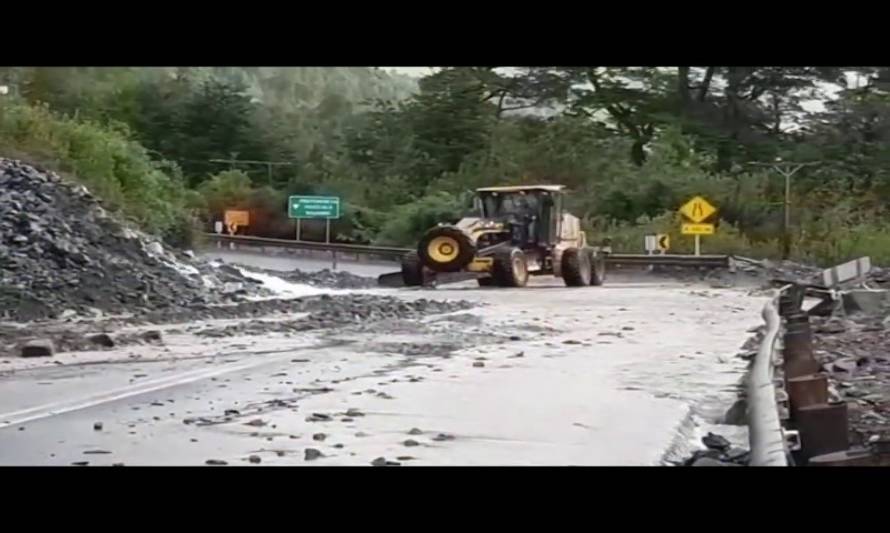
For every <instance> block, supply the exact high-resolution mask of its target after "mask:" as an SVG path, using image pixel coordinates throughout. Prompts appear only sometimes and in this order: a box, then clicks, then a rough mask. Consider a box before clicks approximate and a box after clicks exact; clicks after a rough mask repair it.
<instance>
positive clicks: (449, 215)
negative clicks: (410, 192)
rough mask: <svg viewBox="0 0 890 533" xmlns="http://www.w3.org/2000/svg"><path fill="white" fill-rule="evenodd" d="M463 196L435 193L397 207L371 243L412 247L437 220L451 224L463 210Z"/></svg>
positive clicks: (464, 206)
mask: <svg viewBox="0 0 890 533" xmlns="http://www.w3.org/2000/svg"><path fill="white" fill-rule="evenodd" d="M467 209H468V206H467V202H466V201H465V198H463V197H462V196H459V195H454V194H449V193H446V192H439V193H435V194H430V195H427V196H424V197H423V198H421V199H419V200H417V201H415V202H412V203H410V204H405V205H402V206H399V207H397V208H396V209H395V210H393V211H392V212H391V215H390V218H389V219H388V220H387V221H386V223H384V224H383V227H382V228H381V229H380V233H379V234H378V235H377V238H376V239H375V244H380V245H390V246H413V245H414V244H416V243H417V241H418V240H419V239H420V237H421V235H423V233H424V232H425V231H426V230H428V229H429V228H431V227H433V226H435V225H436V224H438V223H440V222H444V223H453V222H456V221H457V220H458V219H460V218H461V217H462V216H463V214H464V213H465V212H466V211H467Z"/></svg>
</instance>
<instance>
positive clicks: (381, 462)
mask: <svg viewBox="0 0 890 533" xmlns="http://www.w3.org/2000/svg"><path fill="white" fill-rule="evenodd" d="M371 466H401V463H398V462H396V461H387V460H386V458H385V457H378V458H377V459H374V460H373V461H371Z"/></svg>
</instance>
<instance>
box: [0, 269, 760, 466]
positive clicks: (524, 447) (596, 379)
mask: <svg viewBox="0 0 890 533" xmlns="http://www.w3.org/2000/svg"><path fill="white" fill-rule="evenodd" d="M384 295H385V296H387V297H391V298H393V301H392V302H388V303H387V304H386V305H384V306H383V307H382V308H381V314H380V315H379V316H374V317H371V316H365V317H362V316H352V317H348V318H349V320H345V318H346V314H347V313H345V312H343V313H341V315H342V316H341V317H340V318H342V319H343V320H339V321H338V320H337V319H334V316H335V315H337V313H336V312H334V311H335V308H336V305H334V302H336V301H341V300H342V301H346V300H343V299H344V298H346V299H352V301H356V299H358V301H361V299H362V298H364V299H374V300H375V301H382V300H380V297H382V296H384ZM306 301H307V302H308V301H313V302H315V303H314V304H312V305H310V304H308V303H304V304H294V303H293V302H291V304H289V305H291V306H292V308H290V309H284V311H285V312H280V311H281V310H278V312H276V311H275V309H274V308H275V307H276V306H279V305H282V306H283V305H285V304H282V303H275V302H277V301H275V300H273V301H272V302H273V303H268V304H257V314H256V316H255V317H250V318H247V317H245V316H244V315H240V316H236V315H237V314H232V315H226V314H212V313H210V314H208V315H207V316H203V317H200V319H195V320H192V319H190V318H184V320H186V321H185V322H181V323H176V324H162V325H158V324H157V323H150V321H149V323H140V322H138V321H135V320H134V321H130V322H126V321H123V322H121V323H120V324H119V325H118V327H119V329H118V330H116V334H117V335H133V336H134V337H135V338H139V335H141V334H143V333H144V332H145V331H146V330H158V331H159V332H160V333H161V340H160V341H153V342H150V343H148V342H140V343H134V344H129V345H127V344H122V345H120V346H115V347H113V348H100V349H93V350H90V351H81V352H73V353H61V354H57V355H56V356H55V357H53V358H51V359H21V358H17V357H5V358H0V372H2V376H0V379H2V380H3V387H2V389H0V406H2V409H0V410H2V412H0V464H59V465H67V464H74V463H83V462H88V463H89V464H90V465H111V464H118V463H123V464H127V465H136V464H175V465H180V464H186V465H197V464H207V462H208V461H209V462H210V464H218V463H222V462H224V463H226V464H229V465H242V464H243V465H257V464H259V465H270V464H271V465H278V464H286V465H371V464H382V465H386V464H390V465H393V464H401V465H413V464H417V465H517V464H518V465H547V464H554V465H563V464H585V465H652V464H661V463H662V461H663V460H664V456H665V453H666V452H668V451H669V450H672V449H676V448H677V446H678V442H677V441H678V439H679V440H684V439H685V440H690V441H695V440H698V437H699V435H698V434H697V432H699V431H705V430H706V429H710V426H709V425H708V423H709V422H715V421H717V419H718V418H720V417H721V416H722V413H723V411H724V410H725V408H726V407H727V405H728V404H729V403H731V402H732V401H733V400H734V399H735V395H734V389H735V386H736V384H737V382H738V380H739V377H740V376H741V374H742V373H743V372H744V367H745V363H744V361H742V360H740V359H737V358H735V357H734V355H735V354H736V352H737V350H738V348H739V347H740V346H741V345H742V344H743V343H744V341H745V339H746V338H747V336H748V335H749V334H748V333H747V330H748V329H749V328H750V327H751V326H754V325H757V324H758V322H759V315H758V312H759V309H760V308H761V306H762V303H763V298H761V297H751V296H749V295H748V294H747V293H746V292H744V291H740V290H733V289H716V290H715V289H710V288H708V287H707V286H700V285H694V284H682V283H671V282H658V283H622V282H620V281H619V282H614V281H613V282H611V283H610V284H609V285H607V286H605V287H599V288H587V289H568V288H565V287H561V286H560V285H559V284H558V282H557V283H554V280H549V282H548V280H535V283H534V284H533V286H530V287H528V288H526V289H515V290H514V289H507V290H503V289H490V290H489V289H482V290H480V289H479V288H477V287H476V286H475V284H469V283H468V284H458V285H455V286H453V287H448V288H439V289H435V290H397V291H393V290H383V289H371V290H354V291H350V292H348V293H341V292H340V291H336V290H331V291H330V295H329V296H328V298H327V299H325V298H323V297H322V295H316V296H311V297H309V299H308V300H306ZM431 301H450V302H470V304H472V306H470V305H468V304H463V303H455V304H431V303H430V302H431ZM245 305H248V304H245ZM263 305H268V306H269V307H268V308H264V307H262V306H263ZM300 306H303V307H300ZM418 306H420V307H418ZM436 306H439V307H436ZM400 308H402V309H403V310H405V312H401V313H400V312H398V311H397V310H398V309H400ZM421 308H422V312H421V311H418V312H414V313H411V312H408V311H410V310H411V309H421ZM393 309H395V310H396V311H392V310H393ZM270 310H271V311H270ZM318 312H321V313H326V315H324V316H323V318H322V319H319V320H318V321H317V323H318V324H319V327H316V328H310V329H301V328H296V329H295V328H294V327H293V326H294V325H295V324H298V323H300V322H301V321H305V320H307V319H308V318H309V317H312V315H313V313H318ZM386 313H390V314H388V315H387V314H386ZM317 318H318V317H317V315H316V319H317ZM325 320H330V321H331V322H330V323H328V324H326V323H325ZM221 332H223V333H221ZM112 336H113V337H114V335H112ZM96 423H99V424H100V426H101V429H98V430H97V429H94V426H95V425H96ZM696 424H699V426H696ZM680 445H681V447H682V443H680ZM99 452H102V453H99Z"/></svg>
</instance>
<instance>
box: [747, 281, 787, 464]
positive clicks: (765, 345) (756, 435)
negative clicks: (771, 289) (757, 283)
mask: <svg viewBox="0 0 890 533" xmlns="http://www.w3.org/2000/svg"><path fill="white" fill-rule="evenodd" d="M784 290H785V289H782V290H780V291H779V295H781V293H782V291H784ZM779 295H776V296H774V297H773V298H772V299H770V301H769V302H767V304H766V305H765V306H764V308H763V319H764V321H765V322H766V331H765V332H764V336H763V341H762V342H761V344H760V349H759V351H758V352H757V356H756V357H755V359H754V364H753V365H752V367H751V372H750V374H749V376H748V442H749V445H750V449H751V459H750V463H749V464H750V465H751V466H788V456H787V452H786V449H785V436H784V433H783V431H782V425H781V422H780V421H779V408H778V405H777V402H776V387H775V382H774V376H775V366H776V361H777V357H776V347H777V346H776V345H777V341H778V338H779V331H780V330H781V326H782V321H781V317H780V316H779V309H778V305H779V303H778V301H779Z"/></svg>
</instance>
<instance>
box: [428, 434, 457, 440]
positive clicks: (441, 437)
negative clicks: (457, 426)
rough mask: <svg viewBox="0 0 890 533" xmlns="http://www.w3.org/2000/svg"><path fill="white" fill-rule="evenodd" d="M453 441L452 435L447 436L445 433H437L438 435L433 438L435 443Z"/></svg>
mask: <svg viewBox="0 0 890 533" xmlns="http://www.w3.org/2000/svg"><path fill="white" fill-rule="evenodd" d="M454 439H455V437H454V435H449V434H447V433H439V434H438V435H436V436H435V437H433V440H434V441H436V442H444V441H448V440H454Z"/></svg>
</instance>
